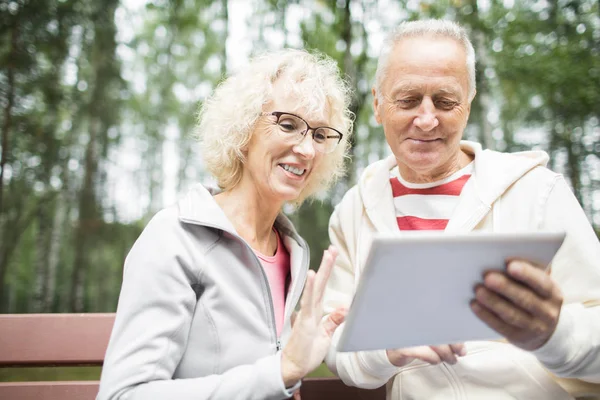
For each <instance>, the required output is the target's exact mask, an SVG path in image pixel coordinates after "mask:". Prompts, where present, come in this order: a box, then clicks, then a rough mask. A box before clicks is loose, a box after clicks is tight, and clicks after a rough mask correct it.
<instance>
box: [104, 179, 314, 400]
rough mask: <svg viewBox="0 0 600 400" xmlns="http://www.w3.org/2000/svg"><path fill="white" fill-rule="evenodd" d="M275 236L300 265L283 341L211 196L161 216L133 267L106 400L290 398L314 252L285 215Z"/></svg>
mask: <svg viewBox="0 0 600 400" xmlns="http://www.w3.org/2000/svg"><path fill="white" fill-rule="evenodd" d="M275 227H276V229H277V230H278V231H279V233H280V234H281V236H282V239H283V242H284V245H285V246H286V248H287V249H288V251H289V253H290V262H291V282H290V285H289V290H288V293H287V297H286V304H285V323H284V327H283V330H282V334H281V337H280V338H278V337H277V333H276V328H275V317H274V311H273V302H272V299H271V293H270V289H269V283H268V281H267V276H266V274H265V272H264V270H263V268H262V265H261V263H260V261H259V260H258V258H257V257H256V255H255V254H254V252H253V251H252V249H251V248H250V246H248V244H247V243H246V242H245V241H244V240H243V239H242V238H241V237H240V236H238V234H237V233H236V231H235V229H234V227H233V225H232V224H231V222H230V221H229V220H228V219H227V217H226V216H225V214H224V213H223V211H222V210H221V208H220V207H219V206H218V205H217V203H216V202H215V201H214V199H213V197H212V195H211V193H209V191H208V190H206V189H205V188H204V187H202V186H197V187H195V188H194V189H192V190H191V191H190V192H189V193H188V194H187V195H186V197H184V198H183V199H182V200H181V201H180V202H179V203H178V204H177V205H176V206H173V207H170V208H166V209H164V210H162V211H160V212H159V213H158V214H156V215H155V216H154V217H153V218H152V220H151V221H150V222H149V223H148V225H147V226H146V228H145V229H144V231H143V232H142V234H141V235H140V237H139V238H138V240H137V241H136V242H135V244H134V245H133V247H132V249H131V251H130V252H129V255H128V256H127V259H126V261H125V269H124V274H123V285H122V288H121V294H120V297H119V305H118V308H117V316H116V320H115V325H114V328H113V331H112V334H111V338H110V343H109V345H108V349H107V351H106V358H105V362H104V368H103V370H102V377H101V381H100V392H99V393H98V397H97V400H117V399H121V400H125V399H144V400H148V399H156V400H162V399H165V400H187V399H190V400H192V399H194V400H200V399H227V400H230V399H284V398H288V397H290V396H291V395H292V391H293V390H294V389H295V387H294V388H291V389H286V388H285V387H284V384H283V379H282V376H281V348H282V346H283V345H284V344H285V343H286V342H287V339H288V337H289V335H290V331H291V326H290V317H291V314H292V312H293V311H294V309H295V308H296V305H297V304H298V301H299V299H300V295H301V293H302V289H303V287H304V282H305V279H306V274H307V271H308V265H309V253H308V246H307V245H306V242H305V241H304V240H303V239H302V238H301V237H300V236H298V234H297V233H296V231H295V229H294V227H293V225H292V224H291V222H290V221H289V220H288V219H287V218H286V217H285V216H284V215H279V216H278V217H277V220H276V221H275Z"/></svg>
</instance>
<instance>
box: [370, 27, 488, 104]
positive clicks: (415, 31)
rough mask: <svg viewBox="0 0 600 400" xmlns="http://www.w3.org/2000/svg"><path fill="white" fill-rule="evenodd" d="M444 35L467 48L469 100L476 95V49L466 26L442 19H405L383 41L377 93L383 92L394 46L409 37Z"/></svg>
mask: <svg viewBox="0 0 600 400" xmlns="http://www.w3.org/2000/svg"><path fill="white" fill-rule="evenodd" d="M426 36H434V37H443V38H449V39H454V40H456V41H457V42H458V43H459V44H460V45H462V47H463V48H464V49H465V53H466V54H467V71H468V73H469V100H472V99H473V97H474V96H475V90H476V85H477V84H476V82H475V50H474V49H473V44H472V43H471V40H469V35H468V33H467V31H466V30H465V28H463V27H462V26H460V25H459V24H457V23H456V22H453V21H447V20H442V19H427V20H421V21H405V22H403V23H401V24H400V25H399V26H397V27H396V29H394V30H393V31H392V32H391V33H390V34H389V35H388V37H387V38H386V39H385V41H384V42H383V48H382V49H381V53H380V55H379V60H378V61H377V72H376V73H375V88H376V89H377V94H378V95H380V93H381V83H382V81H383V79H384V78H385V74H386V73H387V69H388V67H389V65H388V64H389V58H390V54H391V52H392V50H393V48H394V46H395V45H396V44H397V43H398V42H399V41H400V40H402V39H403V38H407V37H426Z"/></svg>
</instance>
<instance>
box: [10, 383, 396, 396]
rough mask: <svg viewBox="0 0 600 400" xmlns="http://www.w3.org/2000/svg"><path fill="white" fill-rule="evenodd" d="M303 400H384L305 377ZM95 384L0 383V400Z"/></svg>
mask: <svg viewBox="0 0 600 400" xmlns="http://www.w3.org/2000/svg"><path fill="white" fill-rule="evenodd" d="M300 392H301V397H302V399H306V400H331V399H348V400H367V399H368V400H384V399H385V386H383V387H381V388H379V389H375V390H364V389H358V388H355V387H350V386H346V385H344V384H343V383H342V381H340V380H339V379H337V378H308V379H306V380H305V381H304V382H302V386H301V389H300ZM97 393H98V382H83V381H82V382H27V383H23V382H13V383H0V399H19V400H54V399H57V400H58V399H60V400H94V399H95V398H96V394H97Z"/></svg>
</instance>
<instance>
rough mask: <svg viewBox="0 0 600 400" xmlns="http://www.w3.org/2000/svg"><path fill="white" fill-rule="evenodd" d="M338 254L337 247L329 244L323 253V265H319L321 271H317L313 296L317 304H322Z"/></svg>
mask: <svg viewBox="0 0 600 400" xmlns="http://www.w3.org/2000/svg"><path fill="white" fill-rule="evenodd" d="M337 254H338V252H337V249H336V248H335V247H333V246H329V248H328V249H327V250H325V252H324V253H323V259H322V260H321V265H320V266H319V271H318V272H317V276H316V279H315V286H314V296H313V300H314V302H315V303H314V304H315V305H320V304H321V301H322V300H323V294H324V293H325V287H326V286H327V281H328V280H329V276H330V275H331V270H332V269H333V265H334V263H335V259H336V257H337Z"/></svg>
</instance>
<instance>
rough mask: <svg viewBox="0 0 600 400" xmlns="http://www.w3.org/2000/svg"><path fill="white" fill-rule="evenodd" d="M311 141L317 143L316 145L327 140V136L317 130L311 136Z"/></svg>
mask: <svg viewBox="0 0 600 400" xmlns="http://www.w3.org/2000/svg"><path fill="white" fill-rule="evenodd" d="M313 139H314V140H315V141H316V142H317V143H323V142H325V141H326V140H327V135H326V134H325V133H324V132H321V131H319V130H317V131H316V132H315V134H314V135H313Z"/></svg>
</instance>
